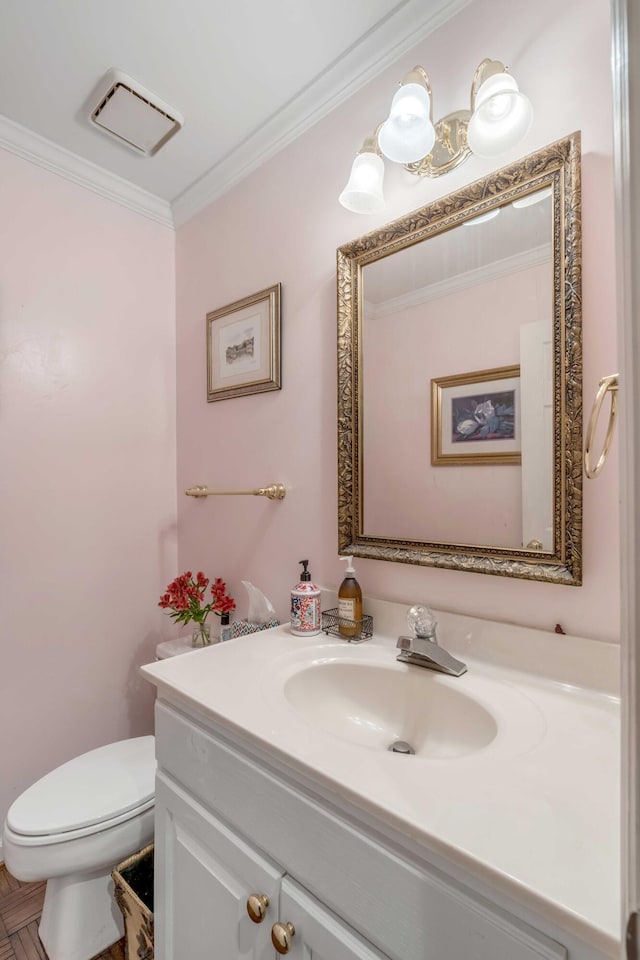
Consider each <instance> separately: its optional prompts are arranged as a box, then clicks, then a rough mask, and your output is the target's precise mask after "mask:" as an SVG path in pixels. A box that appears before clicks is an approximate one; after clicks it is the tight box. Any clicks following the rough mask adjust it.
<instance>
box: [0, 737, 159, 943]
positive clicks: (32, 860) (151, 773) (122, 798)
mask: <svg viewBox="0 0 640 960" xmlns="http://www.w3.org/2000/svg"><path fill="white" fill-rule="evenodd" d="M154 748H155V742H154V738H153V737H137V738H135V739H130V740H120V741H118V742H117V743H109V744H107V745H106V746H104V747H98V749H96V750H91V751H90V752H89V753H85V754H83V755H82V756H80V757H76V758H75V759H74V760H70V761H69V762H68V763H65V764H63V765H62V766H61V767H58V768H57V769H56V770H52V771H51V773H48V774H47V775H46V776H45V777H43V778H42V779H41V780H38V781H37V783H34V784H33V786H31V787H29V788H28V789H27V790H25V792H24V793H23V794H22V795H21V796H20V797H18V799H17V800H16V801H15V803H13V804H12V806H11V808H10V809H9V812H8V814H7V819H6V822H5V824H4V831H3V848H4V850H3V852H4V859H5V863H6V865H7V869H8V870H9V872H10V873H11V874H13V876H14V877H16V879H18V880H23V881H26V882H31V881H35V880H46V881H47V887H46V893H45V898H44V906H43V909H42V919H41V920H40V926H39V929H38V932H39V934H40V939H41V940H42V943H43V945H44V948H45V950H46V951H47V954H48V956H49V960H90V958H91V957H94V956H95V955H96V954H98V953H100V952H101V951H103V950H105V949H106V947H108V946H109V945H110V944H112V943H114V942H115V941H116V940H118V939H119V938H120V937H122V936H123V923H122V914H121V912H120V910H119V908H118V906H117V904H116V902H115V900H114V897H113V882H112V880H111V871H112V870H113V869H114V867H115V866H116V865H117V864H118V863H119V862H120V861H121V860H124V859H125V858H126V857H128V856H130V855H131V854H133V853H135V852H136V851H137V850H141V849H142V848H143V847H145V846H147V844H149V843H151V842H152V840H153V813H154V811H153V807H154V791H155V768H156V761H155V752H154Z"/></svg>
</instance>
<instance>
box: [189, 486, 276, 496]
mask: <svg viewBox="0 0 640 960" xmlns="http://www.w3.org/2000/svg"><path fill="white" fill-rule="evenodd" d="M286 493H287V491H286V488H285V486H284V484H283V483H270V484H268V485H267V486H266V487H258V488H257V489H255V490H209V487H205V486H201V485H198V484H196V486H194V487H189V489H188V490H185V494H186V496H187V497H197V498H199V499H200V498H204V497H267V499H268V500H284V498H285V496H286Z"/></svg>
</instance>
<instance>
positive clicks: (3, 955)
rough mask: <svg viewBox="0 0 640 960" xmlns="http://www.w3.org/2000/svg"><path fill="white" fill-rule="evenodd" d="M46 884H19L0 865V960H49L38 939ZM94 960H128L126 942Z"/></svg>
mask: <svg viewBox="0 0 640 960" xmlns="http://www.w3.org/2000/svg"><path fill="white" fill-rule="evenodd" d="M44 888H45V884H44V883H20V882H19V881H18V880H16V879H14V877H12V876H11V874H10V873H9V871H8V870H7V868H6V867H5V865H4V864H3V863H0V960H48V958H47V955H46V953H45V952H44V948H43V946H42V944H41V943H40V939H39V937H38V921H39V919H40V914H41V912H42V901H43V900H44ZM95 960H125V953H124V940H120V941H119V942H118V943H116V944H114V945H113V946H112V947H109V949H108V950H105V951H104V953H101V954H99V956H97V957H95Z"/></svg>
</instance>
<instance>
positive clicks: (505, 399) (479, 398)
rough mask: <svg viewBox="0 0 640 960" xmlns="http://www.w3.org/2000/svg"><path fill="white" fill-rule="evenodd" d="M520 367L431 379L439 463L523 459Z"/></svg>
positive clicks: (475, 463)
mask: <svg viewBox="0 0 640 960" xmlns="http://www.w3.org/2000/svg"><path fill="white" fill-rule="evenodd" d="M520 419H521V416H520V367H519V366H518V365H514V366H511V367H496V368H495V369H493V370H478V371H476V372H474V373H457V374H454V375H453V376H450V377H438V378H437V379H435V380H432V381H431V463H432V464H433V465H434V466H440V467H443V466H478V465H483V464H485V465H486V464H518V463H520V462H521V459H522V458H521V446H520Z"/></svg>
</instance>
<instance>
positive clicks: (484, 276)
mask: <svg viewBox="0 0 640 960" xmlns="http://www.w3.org/2000/svg"><path fill="white" fill-rule="evenodd" d="M552 254H553V249H552V247H551V244H550V243H545V244H542V245H541V246H539V247H533V248H532V249H531V250H525V251H524V252H523V253H515V254H513V256H511V257H503V258H502V260H494V261H493V262H492V263H488V264H484V266H482V267H475V268H474V269H472V270H466V271H465V272H464V273H457V274H455V276H453V277H445V279H444V280H436V281H435V283H429V284H425V286H423V287H418V288H416V289H415V290H410V291H409V292H408V293H403V294H402V295H401V296H398V297H392V298H391V299H389V300H383V301H382V302H380V303H374V302H372V301H371V300H366V299H365V301H364V303H363V309H364V310H365V313H366V315H367V316H369V317H371V318H372V319H375V320H377V319H378V318H381V317H390V316H393V314H395V313H399V312H400V311H401V310H408V309H409V308H410V307H418V306H420V305H421V304H423V303H428V302H429V301H430V300H440V299H441V298H442V297H448V296H451V294H453V293H459V292H460V291H461V290H468V289H469V287H477V286H479V285H483V284H486V283H489V282H490V281H492V280H499V279H500V278H501V277H506V276H508V275H509V274H511V273H520V271H522V270H528V269H529V268H530V267H537V266H538V265H539V264H541V263H548V264H551V262H552V260H551V257H552Z"/></svg>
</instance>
